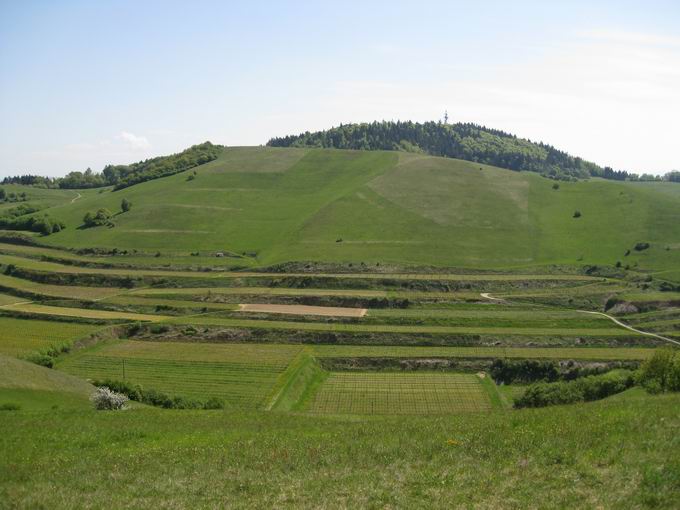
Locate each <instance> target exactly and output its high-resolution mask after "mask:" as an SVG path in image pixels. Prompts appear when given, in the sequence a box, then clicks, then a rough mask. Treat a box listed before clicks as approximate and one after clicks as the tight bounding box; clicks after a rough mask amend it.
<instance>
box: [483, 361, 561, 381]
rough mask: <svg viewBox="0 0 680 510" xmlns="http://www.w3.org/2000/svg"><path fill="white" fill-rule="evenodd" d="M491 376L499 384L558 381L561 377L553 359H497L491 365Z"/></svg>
mask: <svg viewBox="0 0 680 510" xmlns="http://www.w3.org/2000/svg"><path fill="white" fill-rule="evenodd" d="M490 373H491V377H492V378H493V380H494V381H496V383H497V384H500V383H503V384H511V383H514V382H516V383H528V382H534V381H556V380H557V379H559V378H560V373H559V370H558V368H557V364H556V363H555V362H553V361H537V360H505V359H497V360H494V362H493V363H492V365H491V370H490Z"/></svg>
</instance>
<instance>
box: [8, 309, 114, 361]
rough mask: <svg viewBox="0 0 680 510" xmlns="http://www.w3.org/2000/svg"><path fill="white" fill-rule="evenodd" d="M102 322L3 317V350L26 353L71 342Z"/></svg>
mask: <svg viewBox="0 0 680 510" xmlns="http://www.w3.org/2000/svg"><path fill="white" fill-rule="evenodd" d="M100 328H101V326H93V325H90V324H77V323H70V322H54V321H41V320H28V319H16V318H13V317H0V353H2V354H7V355H9V356H23V355H26V354H29V353H31V352H36V351H43V350H46V349H49V348H50V347H58V346H61V345H63V344H69V343H71V342H73V341H74V340H78V339H79V338H82V337H85V336H87V335H89V334H90V333H93V332H95V331H96V330H97V329H100Z"/></svg>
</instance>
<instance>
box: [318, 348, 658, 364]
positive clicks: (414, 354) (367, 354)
mask: <svg viewBox="0 0 680 510" xmlns="http://www.w3.org/2000/svg"><path fill="white" fill-rule="evenodd" d="M312 350H313V353H314V356H316V357H318V358H492V359H496V358H516V359H561V360H569V359H574V360H602V361H604V360H607V361H608V360H643V359H647V358H648V357H649V356H651V355H652V354H653V353H654V349H653V348H644V347H641V348H636V347H625V348H616V347H609V348H598V347H543V348H541V347H420V346H409V347H399V346H380V345H315V346H313V347H312Z"/></svg>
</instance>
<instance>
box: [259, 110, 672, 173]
mask: <svg viewBox="0 0 680 510" xmlns="http://www.w3.org/2000/svg"><path fill="white" fill-rule="evenodd" d="M267 145H269V146H272V147H323V148H337V149H359V150H401V151H407V152H425V153H427V154H430V155H432V156H445V157H449V158H458V159H464V160H467V161H472V162H476V163H484V164H488V165H494V166H498V167H501V168H507V169H510V170H517V171H519V170H525V171H530V172H537V173H540V174H542V175H544V176H546V177H550V178H552V179H560V180H575V179H587V178H589V177H602V178H605V179H613V180H662V178H660V177H656V176H653V175H648V174H645V175H643V176H638V175H636V174H630V173H628V172H625V171H617V170H613V169H612V168H610V167H604V168H603V167H600V166H599V165H596V164H595V163H592V162H590V161H586V160H584V159H582V158H579V157H575V156H571V155H570V154H567V153H566V152H563V151H560V150H558V149H556V148H555V147H553V146H552V145H547V144H544V143H542V142H541V143H535V142H532V141H531V140H525V139H522V138H518V137H516V136H515V135H512V134H509V133H506V132H504V131H500V130H498V129H491V128H487V127H485V126H480V125H477V124H470V123H457V124H447V123H442V122H425V123H422V124H421V123H418V122H410V121H407V122H400V121H398V122H387V121H383V122H371V123H363V124H345V125H342V124H341V125H340V126H338V127H334V128H331V129H328V130H326V131H316V132H313V133H310V132H309V131H307V132H305V133H301V134H299V135H290V136H284V137H279V138H272V139H271V140H269V142H267ZM666 180H680V173H678V172H671V173H669V174H667V175H666Z"/></svg>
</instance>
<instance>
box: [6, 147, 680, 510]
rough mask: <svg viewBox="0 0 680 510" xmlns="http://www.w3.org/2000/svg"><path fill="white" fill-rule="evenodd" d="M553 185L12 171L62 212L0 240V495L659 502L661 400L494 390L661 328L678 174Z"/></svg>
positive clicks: (669, 336)
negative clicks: (113, 396)
mask: <svg viewBox="0 0 680 510" xmlns="http://www.w3.org/2000/svg"><path fill="white" fill-rule="evenodd" d="M194 171H195V174H194ZM553 184H554V182H553V181H551V180H548V179H546V178H544V177H541V176H539V175H538V174H536V173H528V172H512V171H508V170H504V169H500V168H495V167H491V166H487V165H479V164H477V163H472V162H466V161H461V160H454V159H447V158H436V157H430V156H425V155H418V154H407V153H399V152H387V151H344V150H332V149H324V150H322V149H292V148H290V149H283V148H271V147H234V148H226V149H224V151H223V152H222V153H221V155H220V156H219V157H218V158H217V159H216V160H213V161H211V162H210V163H207V164H204V165H201V166H199V167H197V168H195V169H192V170H189V171H185V172H180V173H177V174H175V175H171V176H169V177H164V178H159V179H154V180H149V181H147V182H143V183H141V184H136V185H133V186H130V187H127V188H124V189H122V190H120V191H112V188H111V187H107V188H100V189H90V190H84V191H83V190H75V191H74V190H58V189H50V190H41V189H37V188H30V187H18V186H7V188H8V189H9V188H12V189H13V190H14V192H18V193H20V191H19V190H20V189H24V188H25V189H26V193H27V203H28V204H34V205H36V206H38V205H39V206H40V207H42V208H43V209H42V210H41V211H40V212H39V213H37V214H42V213H43V212H47V213H48V214H49V215H50V216H51V217H54V218H57V219H59V220H62V221H64V222H65V223H66V225H67V228H66V229H65V230H63V231H60V232H56V233H53V234H51V235H49V236H41V235H39V234H36V233H28V232H10V231H2V232H0V508H5V507H6V508H99V507H103V506H108V507H111V508H147V507H154V508H186V507H201V508H202V507H206V508H216V507H220V508H221V507H228V508H253V507H255V508H259V507H272V508H328V507H330V508H396V507H409V508H410V507H413V508H421V507H422V508H569V507H581V508H675V507H677V506H678V505H680V499H679V498H678V494H680V486H678V480H679V479H680V464H678V462H677V461H676V459H677V458H680V442H678V434H677V433H676V430H677V429H678V427H679V426H680V421H679V420H680V415H679V414H678V412H677V409H678V405H679V404H680V401H679V400H678V396H677V394H672V393H668V394H662V395H652V394H650V393H648V392H647V391H646V390H645V389H644V388H643V387H641V386H640V380H639V379H637V378H632V379H630V381H632V382H630V384H629V385H628V386H625V387H617V386H614V385H613V384H610V386H607V384H609V383H606V384H605V383H603V385H602V387H603V388H605V389H604V390H601V391H602V392H603V394H598V395H596V396H597V397H598V398H592V399H591V398H590V397H589V398H586V397H585V396H583V398H582V399H581V400H578V399H577V401H576V403H572V404H570V405H554V406H552V407H550V408H546V409H516V408H514V407H513V405H514V403H515V402H518V401H519V399H520V397H522V396H523V395H525V396H526V395H528V394H529V393H527V392H528V391H529V390H528V388H530V387H531V385H532V384H555V385H557V386H551V388H556V387H561V386H560V385H564V387H567V386H568V384H570V383H571V382H572V381H574V380H582V379H583V380H585V379H584V378H588V377H594V378H596V379H595V380H596V381H599V379H597V378H598V377H600V376H604V377H609V376H610V375H611V373H614V375H617V374H627V373H629V372H626V371H631V373H639V372H637V371H638V370H640V367H641V366H643V364H644V363H646V362H647V360H650V359H652V358H653V357H654V356H655V355H657V354H656V353H657V352H659V351H658V349H659V348H660V347H671V348H673V347H675V346H678V345H680V298H679V296H680V289H678V288H677V283H678V282H680V278H679V277H678V276H679V275H680V273H678V267H680V229H678V228H677V219H678V217H680V186H678V185H676V184H673V183H634V182H614V181H604V180H599V179H590V180H588V181H578V182H560V183H559V186H558V187H557V188H555V187H554V186H553ZM123 198H125V199H127V200H129V201H130V202H131V203H132V208H131V209H130V210H129V211H127V212H124V213H123V212H122V211H121V210H120V206H121V201H122V200H123ZM100 207H106V208H108V209H109V210H110V211H111V212H112V213H113V217H112V218H111V222H110V224H109V225H107V226H99V227H92V228H82V223H83V217H84V216H85V214H86V213H88V212H96V210H97V209H98V208H100ZM3 208H7V207H6V204H2V205H1V206H0V214H2V210H3ZM575 211H579V212H580V213H581V214H580V216H579V217H574V212H575ZM637 243H649V246H646V245H638V248H639V249H636V248H635V246H636V244H637ZM218 255H219V256H218ZM240 305H260V306H259V307H257V308H256V307H253V306H250V307H246V306H240ZM262 305H265V306H262ZM266 305H278V306H276V307H274V306H266ZM253 309H255V310H256V311H252V310H253ZM593 312H596V313H593ZM617 321H618V322H617ZM628 327H633V328H637V329H639V330H640V331H639V332H638V331H632V330H631V329H628ZM652 332H655V333H657V334H659V335H661V336H660V337H659V336H657V337H653V336H649V335H647V334H645V333H652ZM674 342H676V343H674ZM40 365H42V366H40ZM614 371H615V372H614ZM588 380H590V379H588ZM95 384H96V385H98V386H104V385H109V386H112V387H113V388H114V389H115V390H116V391H120V392H124V393H125V394H126V395H127V396H128V397H129V398H130V399H131V400H130V401H129V402H128V403H127V404H126V408H125V409H123V410H117V411H96V410H95V409H94V405H93V403H92V402H91V401H90V399H91V397H92V395H93V394H94V393H95V391H97V389H96V388H95V386H94V385H95ZM630 385H634V387H632V388H631V387H630ZM610 387H614V389H613V390H610V389H609V388H610ZM598 388H600V387H598ZM626 388H628V389H626ZM600 389H601V388H600ZM605 390H606V391H605ZM624 390H625V391H624ZM608 391H612V392H618V393H616V394H613V395H612V394H610V393H607V392H608ZM605 393H606V394H605ZM586 400H588V402H586ZM590 400H595V401H590ZM208 404H210V406H208ZM207 409H211V410H207ZM537 494H540V498H539V499H537Z"/></svg>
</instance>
